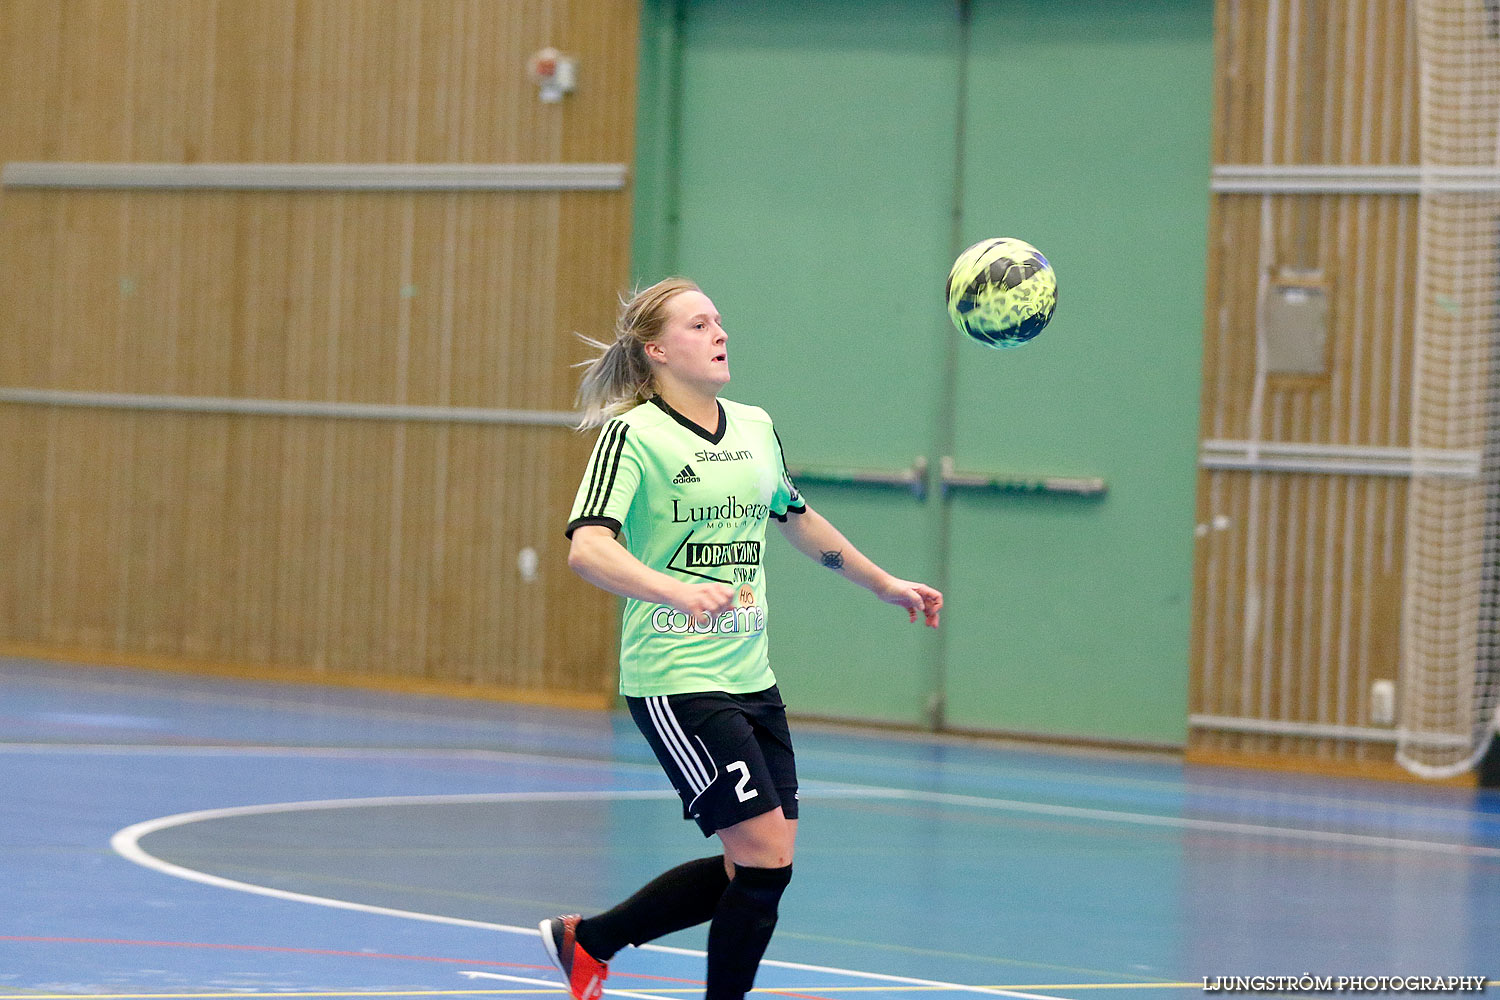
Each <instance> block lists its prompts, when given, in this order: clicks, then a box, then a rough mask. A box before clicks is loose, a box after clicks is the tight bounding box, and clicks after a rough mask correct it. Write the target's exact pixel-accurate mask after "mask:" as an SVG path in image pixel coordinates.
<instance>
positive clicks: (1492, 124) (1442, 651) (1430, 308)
mask: <svg viewBox="0 0 1500 1000" xmlns="http://www.w3.org/2000/svg"><path fill="white" fill-rule="evenodd" d="M1415 10H1416V17H1417V25H1416V26H1417V41H1418V53H1419V57H1420V62H1421V74H1422V90H1421V100H1422V103H1421V118H1422V149H1421V163H1422V171H1421V173H1422V190H1421V195H1420V199H1421V201H1420V209H1419V211H1420V215H1421V237H1420V240H1421V243H1420V245H1419V252H1418V261H1419V263H1418V265H1417V267H1418V275H1417V284H1418V288H1417V318H1416V331H1415V335H1416V336H1415V340H1416V343H1415V357H1414V368H1413V376H1412V377H1413V383H1414V384H1413V387H1412V428H1411V431H1412V433H1411V437H1412V442H1411V443H1412V448H1413V451H1414V453H1415V465H1416V468H1415V470H1414V473H1415V474H1414V475H1413V477H1412V484H1411V492H1410V495H1409V501H1408V509H1407V552H1406V555H1407V566H1406V583H1405V590H1406V593H1405V601H1404V612H1403V613H1404V619H1403V622H1402V656H1401V719H1400V723H1401V725H1400V733H1399V740H1398V743H1397V759H1398V760H1399V761H1400V762H1401V763H1402V765H1404V766H1405V767H1406V768H1407V769H1408V770H1410V771H1412V772H1414V773H1416V774H1420V775H1423V776H1425V777H1434V778H1436V777H1446V776H1451V775H1455V774H1459V773H1462V772H1464V771H1467V770H1469V769H1471V768H1472V767H1473V766H1474V764H1475V762H1476V761H1477V760H1478V759H1479V758H1480V757H1481V756H1482V755H1483V754H1484V753H1485V751H1486V750H1487V749H1488V747H1489V743H1490V741H1491V739H1492V738H1493V734H1494V713H1495V708H1496V702H1497V700H1500V634H1497V629H1500V579H1497V574H1500V322H1497V321H1500V308H1497V299H1500V186H1497V183H1496V181H1497V179H1500V170H1497V167H1500V0H1421V2H1419V3H1418V4H1417V5H1416V8H1415Z"/></svg>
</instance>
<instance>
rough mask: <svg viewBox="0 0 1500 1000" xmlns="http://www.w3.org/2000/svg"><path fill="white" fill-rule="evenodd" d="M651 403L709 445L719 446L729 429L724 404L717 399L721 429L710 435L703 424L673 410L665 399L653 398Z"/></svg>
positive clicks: (715, 402)
mask: <svg viewBox="0 0 1500 1000" xmlns="http://www.w3.org/2000/svg"><path fill="white" fill-rule="evenodd" d="M651 402H653V403H655V404H656V405H657V406H659V407H661V408H662V412H664V413H666V414H667V416H669V417H671V418H672V419H673V420H675V421H677V422H678V423H679V424H681V425H682V426H684V427H686V428H687V429H688V430H690V431H692V432H693V433H694V434H696V435H698V436H699V437H701V438H702V439H703V440H705V441H707V442H708V443H709V444H718V443H719V442H720V441H722V440H724V432H725V431H727V430H728V429H729V420H728V419H727V418H726V417H725V416H724V404H723V403H721V402H719V401H718V400H717V399H716V400H714V405H715V406H717V407H718V408H719V429H718V430H717V431H714V432H713V433H712V434H710V433H709V432H708V431H707V430H704V428H703V425H702V424H698V423H695V422H694V421H692V420H689V419H688V418H687V417H684V416H683V415H682V414H680V413H678V412H677V411H676V410H674V409H672V407H671V406H669V405H668V404H667V401H666V400H665V399H662V398H661V397H660V396H652V397H651Z"/></svg>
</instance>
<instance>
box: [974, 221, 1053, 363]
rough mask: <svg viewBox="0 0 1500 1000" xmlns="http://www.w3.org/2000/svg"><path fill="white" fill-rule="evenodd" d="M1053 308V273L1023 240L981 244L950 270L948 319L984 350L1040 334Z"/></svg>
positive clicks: (1038, 253)
mask: <svg viewBox="0 0 1500 1000" xmlns="http://www.w3.org/2000/svg"><path fill="white" fill-rule="evenodd" d="M1056 308H1057V275H1055V274H1054V273H1053V272H1052V265H1051V264H1048V263H1047V258H1046V257H1043V256H1042V254H1041V251H1040V250H1038V249H1037V248H1036V247H1034V246H1032V245H1031V244H1030V243H1023V242H1022V241H1021V240H1016V239H1009V238H1005V237H1002V238H999V239H991V240H981V241H979V242H978V243H976V244H974V245H973V246H971V247H969V249H967V250H965V251H964V252H963V253H961V254H959V255H958V260H956V261H954V262H953V270H951V271H949V272H948V315H949V316H951V317H952V318H953V325H954V326H956V327H958V329H959V332H960V333H964V334H967V335H968V336H970V337H973V338H974V339H975V340H977V341H979V342H980V343H981V344H984V345H985V346H987V347H1017V346H1019V345H1021V344H1024V343H1026V342H1027V341H1028V340H1030V339H1031V338H1032V337H1035V336H1036V335H1037V334H1039V333H1041V332H1042V328H1043V327H1045V326H1046V325H1047V322H1048V321H1049V320H1050V319H1052V311H1053V310H1054V309H1056Z"/></svg>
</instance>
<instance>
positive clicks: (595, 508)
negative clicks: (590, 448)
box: [582, 420, 626, 517]
mask: <svg viewBox="0 0 1500 1000" xmlns="http://www.w3.org/2000/svg"><path fill="white" fill-rule="evenodd" d="M625 433H626V428H625V422H624V421H623V420H611V421H610V422H609V423H608V424H606V425H605V427H604V430H603V431H602V432H601V433H600V434H599V443H598V445H596V446H595V448H594V458H593V461H592V463H590V467H589V495H588V498H587V499H586V500H584V502H583V511H582V512H583V514H584V516H586V517H587V516H594V517H597V516H598V515H600V514H602V513H604V505H605V504H606V503H607V502H608V501H609V491H608V490H607V489H605V486H604V484H605V480H606V479H608V481H609V483H610V484H611V485H613V483H614V469H617V468H618V467H619V464H620V453H621V452H622V451H624V449H625Z"/></svg>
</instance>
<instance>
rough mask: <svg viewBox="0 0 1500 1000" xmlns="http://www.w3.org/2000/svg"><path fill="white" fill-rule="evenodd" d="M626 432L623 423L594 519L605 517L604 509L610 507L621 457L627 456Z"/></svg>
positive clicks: (610, 458) (586, 512) (610, 457)
mask: <svg viewBox="0 0 1500 1000" xmlns="http://www.w3.org/2000/svg"><path fill="white" fill-rule="evenodd" d="M625 432H626V426H625V424H623V423H622V424H620V435H619V438H618V439H617V440H616V441H615V444H614V449H613V451H612V453H611V455H610V456H609V479H608V480H607V481H606V482H605V483H604V490H603V492H601V493H600V494H599V503H598V505H597V509H596V510H594V511H593V516H594V517H603V516H604V509H605V508H606V507H607V506H609V498H610V494H611V493H613V492H614V489H615V475H616V473H618V472H619V471H620V456H621V455H623V454H625ZM584 513H585V514H588V513H589V511H588V510H585V511H584Z"/></svg>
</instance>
